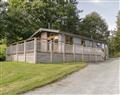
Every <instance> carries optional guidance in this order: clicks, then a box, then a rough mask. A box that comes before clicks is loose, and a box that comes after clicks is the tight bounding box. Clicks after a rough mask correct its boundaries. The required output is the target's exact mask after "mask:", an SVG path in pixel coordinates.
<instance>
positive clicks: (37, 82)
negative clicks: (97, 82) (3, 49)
mask: <svg viewBox="0 0 120 95" xmlns="http://www.w3.org/2000/svg"><path fill="white" fill-rule="evenodd" d="M85 66H86V64H81V63H73V64H70V63H68V64H67V63H65V64H63V63H62V64H28V63H22V62H0V67H2V72H0V77H2V79H1V80H0V89H1V94H2V95H18V93H19V94H20V93H22V92H25V91H28V90H31V89H34V88H36V87H40V86H43V85H46V84H48V83H51V82H54V81H56V80H58V79H61V78H63V77H64V76H66V75H68V74H70V73H72V72H74V71H77V70H80V69H82V68H84V67H85ZM0 71H1V70H0Z"/></svg>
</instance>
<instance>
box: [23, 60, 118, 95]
mask: <svg viewBox="0 0 120 95" xmlns="http://www.w3.org/2000/svg"><path fill="white" fill-rule="evenodd" d="M119 68H120V59H111V60H108V61H106V62H103V63H97V64H89V65H88V66H87V67H86V68H85V69H83V70H80V71H78V72H76V73H74V74H72V75H70V76H68V77H66V78H65V79H63V80H60V81H58V82H56V83H53V84H50V85H47V86H44V87H42V88H37V89H35V90H33V91H30V92H27V93H25V94H23V95H41V94H42V95H46V94H47V95H58V94H62V95H63V94H67V95H69V94H72V95H75V94H77V95H83V94H84V95H103V94H104V95H118V94H119V95H120V93H119V86H120V81H119V72H120V70H119Z"/></svg>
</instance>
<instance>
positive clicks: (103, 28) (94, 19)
mask: <svg viewBox="0 0 120 95" xmlns="http://www.w3.org/2000/svg"><path fill="white" fill-rule="evenodd" d="M79 28H80V35H85V36H87V37H90V38H93V39H96V40H100V41H106V40H107V38H108V36H109V31H108V25H107V24H106V22H105V20H104V19H102V18H101V16H100V15H99V14H98V13H96V12H92V13H90V14H88V15H86V17H85V18H84V19H83V21H82V22H81V23H80V27H79Z"/></svg>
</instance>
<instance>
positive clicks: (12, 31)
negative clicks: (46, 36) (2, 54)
mask: <svg viewBox="0 0 120 95" xmlns="http://www.w3.org/2000/svg"><path fill="white" fill-rule="evenodd" d="M8 3H9V6H8V11H7V17H6V18H5V19H6V26H7V27H6V33H7V39H8V43H12V42H15V41H18V40H24V39H26V38H28V37H29V36H30V35H31V34H32V33H33V32H35V31H36V30H38V29H39V28H40V27H42V28H54V29H60V30H62V31H67V32H75V33H76V32H77V30H78V29H77V26H78V22H79V16H78V12H79V11H78V10H77V8H76V4H77V2H76V0H9V2H8Z"/></svg>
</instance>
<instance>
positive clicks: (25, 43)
mask: <svg viewBox="0 0 120 95" xmlns="http://www.w3.org/2000/svg"><path fill="white" fill-rule="evenodd" d="M24 61H25V62H26V41H24Z"/></svg>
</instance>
